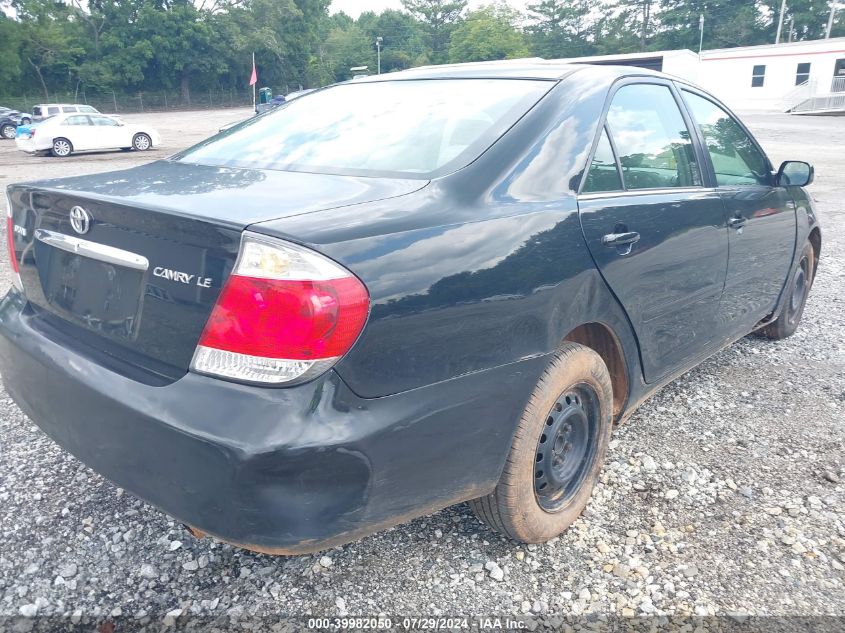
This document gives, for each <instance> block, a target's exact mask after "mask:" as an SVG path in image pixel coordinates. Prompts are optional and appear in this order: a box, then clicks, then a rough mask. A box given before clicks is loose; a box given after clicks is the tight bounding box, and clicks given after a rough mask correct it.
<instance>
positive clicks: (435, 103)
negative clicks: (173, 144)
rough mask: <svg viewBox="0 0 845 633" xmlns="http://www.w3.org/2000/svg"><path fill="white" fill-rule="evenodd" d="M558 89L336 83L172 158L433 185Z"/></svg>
mask: <svg viewBox="0 0 845 633" xmlns="http://www.w3.org/2000/svg"><path fill="white" fill-rule="evenodd" d="M551 87H552V84H551V83H550V82H545V81H533V80H522V79H450V80H438V79H431V80H426V79H423V80H407V81H383V82H360V83H349V84H340V85H338V86H335V87H332V88H327V89H324V90H320V91H318V92H314V93H311V94H309V95H308V98H307V99H295V100H292V101H288V102H287V103H285V104H283V105H281V106H279V107H278V108H276V109H274V110H273V111H271V112H270V113H268V114H265V115H261V116H258V117H255V118H253V119H250V120H248V121H245V122H244V123H242V124H240V125H237V126H235V127H233V128H231V129H230V130H227V131H225V132H223V133H222V134H220V135H218V136H215V137H213V138H211V139H209V140H208V141H205V142H203V143H201V144H199V145H196V146H194V147H192V148H190V149H188V150H186V151H185V152H183V153H182V154H180V155H178V156H177V157H176V159H177V160H180V161H184V162H189V163H201V164H206V165H220V166H232V167H252V168H258V169H280V170H288V171H311V172H317V173H333V174H351V175H362V176H389V175H397V176H400V177H407V176H411V177H422V178H429V177H432V176H434V175H436V174H443V173H448V172H449V171H452V170H455V169H458V168H460V167H463V166H464V165H467V164H469V163H470V162H471V161H472V160H473V159H475V158H476V157H478V156H479V155H480V154H481V153H482V152H483V151H484V150H485V149H487V148H488V147H489V146H490V145H492V143H493V142H494V141H495V140H496V139H497V138H499V136H501V135H502V134H504V133H505V132H506V131H507V130H508V128H510V127H511V126H512V125H513V124H514V123H515V122H516V121H517V120H518V119H519V118H520V117H521V116H522V115H523V114H525V113H526V112H527V111H528V110H529V109H530V108H531V107H532V106H533V105H534V104H535V103H536V102H537V101H539V100H540V98H541V97H542V96H543V95H544V94H545V93H546V92H548V90H549V89H550V88H551Z"/></svg>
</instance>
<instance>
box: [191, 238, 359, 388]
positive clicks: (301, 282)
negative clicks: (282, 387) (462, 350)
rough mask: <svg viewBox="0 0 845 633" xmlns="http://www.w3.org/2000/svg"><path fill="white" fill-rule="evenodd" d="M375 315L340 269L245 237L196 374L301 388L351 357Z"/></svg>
mask: <svg viewBox="0 0 845 633" xmlns="http://www.w3.org/2000/svg"><path fill="white" fill-rule="evenodd" d="M369 307H370V298H369V293H368V292H367V289H366V288H365V287H364V284H362V283H361V282H360V281H359V280H358V279H357V278H356V277H355V276H353V275H352V274H351V273H350V272H349V271H347V270H346V269H345V268H343V267H341V266H339V265H338V264H336V263H335V262H333V261H331V260H329V259H327V258H325V257H323V256H322V255H319V254H317V253H315V252H313V251H310V250H308V249H305V248H302V247H300V246H296V245H293V244H288V243H285V242H280V241H275V240H268V239H267V238H258V237H255V236H250V235H248V236H245V238H244V241H243V244H242V246H241V253H240V256H239V258H238V262H237V264H236V265H235V270H234V272H233V273H232V275H231V276H230V277H229V279H228V280H227V282H226V284H225V286H224V288H223V290H222V291H221V293H220V296H219V297H218V299H217V303H216V305H215V306H214V309H213V310H212V313H211V316H210V317H209V319H208V322H207V323H206V326H205V329H204V331H203V333H202V336H201V337H200V341H199V344H198V346H197V351H196V352H195V354H194V360H193V362H192V365H191V367H192V369H193V370H194V371H198V372H201V373H205V374H211V375H215V376H221V377H226V378H233V379H236V380H243V381H247V382H259V383H262V382H263V383H276V384H281V383H291V382H302V381H303V380H307V379H309V378H312V377H314V376H315V375H317V374H318V373H322V372H323V371H325V370H326V369H328V368H329V367H331V366H332V365H333V364H334V363H335V362H337V360H338V359H339V358H340V357H341V356H343V355H344V354H346V352H348V351H349V349H350V348H351V347H352V345H353V344H354V343H355V341H356V339H357V338H358V336H359V334H360V333H361V330H362V329H363V327H364V323H365V322H366V320H367V314H368V312H369Z"/></svg>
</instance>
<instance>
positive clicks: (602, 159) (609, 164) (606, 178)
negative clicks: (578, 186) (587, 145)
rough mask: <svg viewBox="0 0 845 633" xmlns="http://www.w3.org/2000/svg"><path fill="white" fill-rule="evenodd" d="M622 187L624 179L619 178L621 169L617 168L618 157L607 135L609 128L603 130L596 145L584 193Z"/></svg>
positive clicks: (617, 189)
mask: <svg viewBox="0 0 845 633" xmlns="http://www.w3.org/2000/svg"><path fill="white" fill-rule="evenodd" d="M621 189H622V179H621V178H619V171H618V170H617V169H616V158H614V156H613V147H611V145H610V139H608V137H607V130H606V129H604V130H602V132H601V137H600V138H599V144H598V145H597V146H596V154H595V156H593V161H592V163H590V169H589V170H588V171H587V179H586V180H585V181H584V188H583V189H582V191H583V192H584V193H598V192H602V191H619V190H621Z"/></svg>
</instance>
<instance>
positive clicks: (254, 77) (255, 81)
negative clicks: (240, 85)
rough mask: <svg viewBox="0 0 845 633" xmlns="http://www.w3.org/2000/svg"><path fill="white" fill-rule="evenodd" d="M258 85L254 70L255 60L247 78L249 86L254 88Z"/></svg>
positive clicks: (256, 73)
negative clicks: (250, 73)
mask: <svg viewBox="0 0 845 633" xmlns="http://www.w3.org/2000/svg"><path fill="white" fill-rule="evenodd" d="M257 83H258V72H257V71H256V70H255V60H254V59H253V60H252V75H251V76H250V78H249V85H250V86H254V85H255V84H257Z"/></svg>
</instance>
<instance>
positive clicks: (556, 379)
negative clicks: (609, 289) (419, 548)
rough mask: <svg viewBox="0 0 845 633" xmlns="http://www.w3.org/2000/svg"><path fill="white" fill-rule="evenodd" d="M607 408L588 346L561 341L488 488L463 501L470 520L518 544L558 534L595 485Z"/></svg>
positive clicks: (604, 377)
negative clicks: (471, 515) (501, 469)
mask: <svg viewBox="0 0 845 633" xmlns="http://www.w3.org/2000/svg"><path fill="white" fill-rule="evenodd" d="M612 408H613V388H612V386H611V382H610V374H609V373H608V371H607V366H606V365H605V364H604V361H602V359H601V357H600V356H599V355H598V354H596V353H595V352H594V351H593V350H591V349H590V348H588V347H585V346H583V345H578V344H575V343H565V344H564V345H563V346H562V347H561V348H560V350H559V351H558V352H557V353H556V354H555V357H554V359H553V360H552V361H551V363H550V364H549V367H548V368H547V369H546V371H545V373H544V374H543V376H542V377H541V378H540V381H539V382H538V383H537V386H536V387H535V389H534V393H533V394H532V395H531V399H530V400H529V401H528V405H527V406H526V407H525V411H524V412H523V414H522V418H521V419H520V421H519V425H518V426H517V429H516V434H515V435H514V439H513V443H512V445H511V450H510V454H509V455H508V459H507V462H506V463H505V469H504V472H503V473H502V477H501V479H500V480H499V483H498V485H497V486H496V489H495V490H494V491H493V492H492V493H490V494H489V495H487V496H486V497H482V498H480V499H475V500H473V501H470V502H469V503H470V507H471V508H472V509H473V511H474V512H475V514H476V516H477V517H478V518H479V519H481V520H482V521H483V522H484V523H486V524H487V525H489V526H490V527H492V528H493V529H494V530H497V531H499V532H501V533H502V534H504V535H506V536H508V537H510V538H512V539H514V540H516V541H522V542H525V543H542V542H544V541H547V540H549V539H550V538H553V537H555V536H557V535H558V534H560V533H561V532H563V531H564V530H566V528H568V527H569V526H570V525H571V524H572V523H573V522H574V521H575V519H577V518H578V516H579V515H580V514H581V512H582V511H583V509H584V507H585V506H586V505H587V502H588V501H589V499H590V495H591V493H592V491H593V487H594V486H595V483H596V481H597V480H598V476H599V472H600V471H601V467H602V464H603V463H604V458H605V455H606V454H607V446H608V443H609V441H610V433H611V430H612V428H613V424H612V414H611V412H612Z"/></svg>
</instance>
